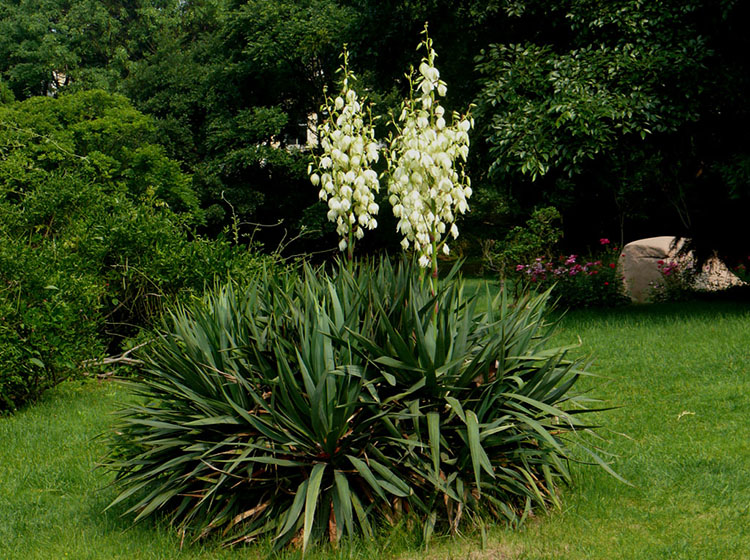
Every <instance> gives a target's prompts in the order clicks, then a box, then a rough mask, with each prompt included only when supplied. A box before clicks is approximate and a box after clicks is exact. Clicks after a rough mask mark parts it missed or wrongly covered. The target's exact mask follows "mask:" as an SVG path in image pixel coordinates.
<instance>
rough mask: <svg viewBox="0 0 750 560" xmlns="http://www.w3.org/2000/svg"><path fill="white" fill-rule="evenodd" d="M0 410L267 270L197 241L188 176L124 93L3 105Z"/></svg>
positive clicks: (240, 252)
mask: <svg viewBox="0 0 750 560" xmlns="http://www.w3.org/2000/svg"><path fill="white" fill-rule="evenodd" d="M0 122H1V123H3V125H4V126H2V127H0V153H2V154H3V157H2V158H0V317H2V321H1V322H2V325H1V326H0V364H1V365H0V412H4V411H8V410H10V411H12V410H15V409H16V408H18V407H19V406H21V405H22V404H23V403H25V402H27V401H32V400H34V399H36V398H37V397H38V396H39V395H41V394H42V392H43V391H44V390H45V389H46V388H48V387H50V386H52V385H54V384H55V383H57V382H59V381H60V380H62V379H64V378H65V377H67V376H68V375H69V374H70V372H71V371H72V370H73V369H74V368H75V367H76V366H77V365H78V364H80V362H81V361H83V360H86V359H91V358H94V357H96V356H97V355H99V354H101V353H102V352H103V351H105V349H106V350H110V351H117V350H118V349H119V345H120V343H121V342H122V338H123V337H127V336H131V335H133V334H135V332H137V329H138V328H139V327H142V326H144V325H148V324H149V323H150V322H151V321H152V320H153V319H154V318H155V317H158V315H159V314H160V313H161V310H162V309H163V305H164V303H165V302H167V301H172V300H174V299H175V298H176V297H178V296H180V297H186V296H187V295H189V294H191V293H193V294H195V293H202V291H203V288H204V286H205V285H206V284H209V285H210V284H212V283H213V281H214V278H215V277H219V278H222V279H225V278H227V276H228V275H234V276H237V277H240V278H241V277H244V276H245V275H248V274H253V273H254V271H255V270H257V269H258V268H260V267H261V266H263V264H265V263H268V262H269V259H267V258H264V257H262V256H260V255H258V254H257V252H256V251H255V250H248V249H246V248H243V247H238V246H235V245H232V244H231V243H229V242H228V241H226V240H224V239H216V240H204V239H201V238H198V237H196V236H195V234H194V233H193V226H195V224H196V223H198V220H199V216H200V211H199V210H198V208H197V200H196V197H195V194H194V193H193V190H192V185H191V179H190V177H189V176H188V175H186V174H184V173H182V172H181V171H180V168H179V165H178V163H177V162H175V161H173V160H170V159H169V158H167V157H166V155H165V154H164V150H163V148H161V146H159V145H158V144H155V143H154V142H156V139H155V135H156V132H155V125H154V123H153V121H152V119H150V118H149V117H146V116H145V115H143V114H141V113H139V112H137V111H136V110H135V109H133V108H132V106H131V105H130V103H129V102H128V101H127V100H126V99H125V98H123V97H120V96H116V95H109V94H106V93H104V92H96V91H93V92H81V93H79V94H75V95H68V96H64V97H61V98H59V99H51V98H32V99H29V100H26V101H24V102H21V103H16V102H8V103H4V104H2V105H0Z"/></svg>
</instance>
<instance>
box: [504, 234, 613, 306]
mask: <svg viewBox="0 0 750 560" xmlns="http://www.w3.org/2000/svg"><path fill="white" fill-rule="evenodd" d="M600 245H601V246H602V247H603V248H604V250H603V251H601V252H600V253H599V254H597V255H596V256H591V255H589V256H588V257H581V256H579V255H567V256H560V257H558V258H557V259H546V258H542V257H537V258H536V259H535V260H534V261H533V262H531V263H522V264H518V265H516V268H515V272H516V274H517V275H518V277H519V279H520V282H521V283H522V284H525V285H526V286H530V287H532V288H534V289H536V290H537V291H540V290H541V291H543V290H548V289H549V290H552V294H553V296H554V297H555V298H557V300H558V304H559V305H560V306H563V307H589V306H606V305H620V304H623V303H626V302H627V301H628V299H627V297H626V296H625V295H624V293H623V285H622V277H621V275H620V271H619V270H618V265H617V258H618V255H619V252H618V248H617V247H611V248H610V241H609V240H608V239H604V238H603V239H601V240H600Z"/></svg>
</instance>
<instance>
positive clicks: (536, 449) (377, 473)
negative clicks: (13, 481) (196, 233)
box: [107, 261, 608, 549]
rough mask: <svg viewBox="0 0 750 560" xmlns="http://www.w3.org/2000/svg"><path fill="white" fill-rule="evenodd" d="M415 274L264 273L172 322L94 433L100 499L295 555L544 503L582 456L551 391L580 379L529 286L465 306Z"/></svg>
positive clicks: (452, 288)
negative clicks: (104, 438)
mask: <svg viewBox="0 0 750 560" xmlns="http://www.w3.org/2000/svg"><path fill="white" fill-rule="evenodd" d="M415 269H416V266H414V265H413V264H407V265H399V266H396V267H395V268H394V267H392V265H390V264H389V262H388V261H382V262H380V263H379V264H378V265H374V264H370V263H364V264H360V265H354V267H353V270H349V269H348V268H345V267H343V266H341V267H340V268H339V269H338V270H337V272H336V274H334V275H333V276H329V275H327V274H324V273H322V272H321V271H314V270H312V269H310V268H305V270H304V272H303V274H302V275H301V277H297V276H294V275H291V274H286V275H274V274H266V275H264V276H263V277H262V278H258V279H257V281H255V282H251V283H250V285H249V286H248V287H247V288H246V289H242V290H236V288H234V287H233V286H232V285H228V286H225V287H223V288H220V289H216V290H214V291H213V292H212V293H210V294H208V295H207V296H206V297H205V298H204V299H203V300H202V301H200V302H194V303H192V304H191V305H189V306H180V307H178V308H176V309H175V310H174V311H172V312H171V313H170V314H169V316H168V317H167V318H166V320H165V322H164V325H163V327H162V330H161V333H160V335H159V337H158V339H157V340H156V341H155V342H154V343H153V344H152V345H151V346H149V347H147V348H146V349H143V350H142V351H141V355H140V357H141V358H142V360H143V361H144V366H143V372H142V373H143V377H142V380H140V381H139V382H138V383H137V384H136V385H135V390H136V393H137V394H138V395H140V396H141V404H139V405H137V406H133V407H131V408H128V409H125V410H123V411H121V412H120V422H119V423H118V425H117V426H116V427H115V429H114V430H113V431H112V434H111V441H110V446H111V454H110V456H109V458H108V460H107V466H108V467H109V468H110V469H113V470H114V471H115V472H116V480H117V483H118V484H119V486H120V487H121V488H122V493H121V494H120V495H119V497H118V498H117V499H116V500H115V501H114V502H113V504H112V505H115V504H118V503H120V502H123V501H125V502H126V503H127V504H128V505H129V507H128V508H127V512H128V513H131V514H137V515H136V518H135V519H136V520H139V519H143V518H145V517H147V516H149V515H152V514H154V513H156V512H159V511H160V512H163V513H165V514H166V515H167V516H168V517H169V518H170V520H171V521H172V523H174V524H175V525H177V526H178V527H180V529H181V530H186V531H189V532H190V534H192V535H193V536H194V537H195V538H201V537H204V536H207V535H209V534H211V533H218V534H221V535H224V536H225V537H226V538H227V540H228V542H230V543H237V542H248V541H252V540H254V539H258V538H262V537H264V536H267V537H273V538H274V539H276V544H277V545H278V546H283V545H285V544H287V543H289V542H294V543H296V544H301V546H302V547H303V549H304V548H306V547H307V546H308V543H309V542H310V541H311V540H318V539H329V540H331V541H336V540H338V539H339V538H341V537H342V536H343V535H345V534H353V533H357V532H362V533H364V534H366V535H370V534H371V533H372V531H373V529H374V527H375V526H376V525H377V523H378V522H380V521H382V520H386V521H387V522H394V521H395V520H397V519H399V518H401V517H403V516H407V517H409V518H412V519H413V518H417V519H419V520H420V521H421V522H422V523H423V527H424V536H425V538H429V536H430V534H431V533H432V532H433V531H434V530H450V531H455V530H457V528H458V527H459V526H460V525H462V524H466V523H471V522H472V521H476V520H477V519H478V518H477V516H490V517H492V518H496V519H505V520H507V521H509V522H511V523H518V522H520V521H522V520H523V518H524V517H525V516H526V515H527V514H528V513H529V512H530V511H531V510H532V508H534V507H539V508H543V507H546V506H549V505H550V504H558V497H557V485H558V484H559V483H560V482H561V481H566V480H569V472H568V467H567V463H568V460H569V459H570V457H571V448H580V449H583V450H584V451H588V449H587V448H585V447H583V446H582V445H581V440H580V439H579V438H577V437H572V436H576V435H577V432H578V430H581V429H583V428H585V427H586V426H584V425H583V424H582V423H581V421H580V420H579V415H578V413H579V412H582V411H583V410H584V409H583V404H582V401H580V400H579V398H578V397H575V396H571V395H570V394H569V390H570V388H571V387H572V386H573V384H574V383H575V382H576V379H577V378H578V376H579V375H581V374H584V373H585V371H584V370H583V369H582V364H581V362H580V361H575V360H574V361H571V360H569V359H566V358H565V353H566V349H565V348H549V341H550V335H551V333H550V330H549V329H548V325H547V323H546V322H545V320H544V316H545V306H546V303H547V300H548V294H542V295H538V296H533V297H525V298H523V299H521V300H520V301H517V302H509V301H508V300H507V299H506V298H505V296H504V295H503V294H501V295H499V296H498V298H497V299H496V300H495V301H494V303H493V304H492V307H491V308H490V309H489V310H488V311H486V312H479V311H478V310H477V308H476V304H477V300H476V298H473V297H472V298H468V299H465V298H464V296H463V285H462V282H461V281H460V280H456V279H455V278H454V277H453V275H451V277H449V278H448V280H446V281H444V282H442V283H441V284H440V287H439V289H438V291H437V295H435V296H432V295H431V294H430V291H429V289H428V288H427V287H425V286H423V285H422V284H421V283H420V282H419V281H418V280H417V279H416V278H417V276H418V275H417V271H416V270H415ZM454 274H455V270H454ZM589 453H591V452H589ZM591 454H592V456H593V457H595V458H596V460H597V461H598V462H600V463H601V464H602V465H604V463H603V462H602V461H601V459H599V458H598V457H597V456H596V455H595V454H593V453H591ZM606 468H608V467H606ZM110 507H111V506H110Z"/></svg>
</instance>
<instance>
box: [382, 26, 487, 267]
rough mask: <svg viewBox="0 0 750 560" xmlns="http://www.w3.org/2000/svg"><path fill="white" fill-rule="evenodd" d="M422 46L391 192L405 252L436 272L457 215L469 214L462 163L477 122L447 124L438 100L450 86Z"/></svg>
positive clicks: (395, 147) (393, 157) (394, 148)
mask: <svg viewBox="0 0 750 560" xmlns="http://www.w3.org/2000/svg"><path fill="white" fill-rule="evenodd" d="M422 45H423V46H424V47H425V48H426V50H427V56H426V58H424V59H423V60H422V63H421V64H420V66H419V75H418V77H417V79H416V82H412V92H413V93H412V97H411V99H410V100H407V101H405V102H404V104H403V107H402V111H401V115H400V116H399V126H400V127H401V130H400V134H398V135H397V136H396V137H395V138H393V139H392V141H391V146H390V153H389V161H388V166H389V168H390V173H391V180H390V183H389V185H388V193H389V194H390V197H389V200H390V203H391V205H392V206H393V214H394V216H396V218H398V219H399V221H398V224H397V226H396V228H397V231H399V232H400V233H401V234H402V235H403V240H402V241H401V245H402V247H403V248H404V249H408V248H409V247H410V246H413V247H414V249H415V250H416V251H417V253H418V254H419V264H420V266H422V267H424V268H426V267H429V266H432V267H433V269H436V266H437V252H438V251H439V250H442V252H443V253H444V254H446V255H447V254H448V253H449V252H450V248H449V246H448V244H447V243H446V240H447V234H450V235H451V236H452V237H453V238H454V239H455V238H456V237H458V227H457V226H456V224H455V220H456V216H457V214H463V213H464V212H466V211H467V210H468V209H469V206H468V203H467V199H468V198H469V197H470V196H471V186H470V184H471V183H470V180H469V178H468V177H467V176H466V175H465V174H464V171H463V165H462V163H461V162H465V161H466V158H467V156H468V153H469V134H468V133H469V130H470V129H471V128H472V126H473V124H474V123H473V120H472V119H471V118H470V117H460V116H459V115H458V114H457V113H453V119H452V124H450V125H448V124H447V123H446V120H445V109H443V107H441V106H440V104H439V102H438V101H437V99H438V97H444V96H445V94H446V85H445V82H443V81H442V80H441V79H440V72H438V69H437V68H435V57H436V54H435V51H434V50H433V49H432V42H431V40H430V39H429V38H426V39H425V41H424V42H423V43H422ZM422 45H420V46H422ZM414 90H416V91H414ZM436 94H437V95H436Z"/></svg>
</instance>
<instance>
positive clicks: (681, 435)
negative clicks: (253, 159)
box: [0, 303, 750, 560]
mask: <svg viewBox="0 0 750 560" xmlns="http://www.w3.org/2000/svg"><path fill="white" fill-rule="evenodd" d="M578 336H580V337H581V340H582V346H581V348H580V350H579V351H580V352H584V353H586V354H590V355H592V359H593V364H592V370H593V371H594V372H596V373H599V374H601V375H602V376H603V377H601V378H592V379H586V380H584V381H583V383H582V384H581V387H584V388H587V389H590V390H591V394H592V395H593V396H596V397H599V398H601V399H604V400H605V401H606V402H607V403H608V404H611V405H618V406H620V408H618V409H616V410H612V411H609V412H606V413H602V414H601V415H600V416H599V420H600V422H601V423H602V424H603V425H604V426H605V429H604V430H602V433H603V434H604V435H605V436H606V437H607V439H608V440H609V442H608V443H606V444H605V447H606V449H607V450H608V451H611V452H614V453H616V454H618V456H619V457H618V459H617V460H616V462H615V465H614V466H615V468H616V470H617V471H618V472H619V473H621V474H622V475H623V476H624V477H625V478H627V479H628V480H629V481H631V482H632V483H633V485H634V486H632V487H631V486H626V485H624V484H622V483H620V482H617V481H616V480H615V479H613V478H612V477H610V476H609V475H607V474H606V473H604V472H603V471H602V470H601V469H599V468H595V467H584V466H581V467H575V468H574V469H573V470H574V473H575V484H574V485H573V486H572V487H570V488H566V489H564V492H563V494H564V496H563V507H564V510H563V511H560V512H550V513H549V514H542V515H539V516H538V517H537V518H534V519H532V520H530V522H528V523H527V525H526V526H525V527H524V528H523V529H522V530H521V531H517V532H513V531H510V530H508V529H504V528H502V527H496V528H493V529H491V530H489V531H488V534H487V536H486V539H484V547H483V546H482V539H481V538H480V537H479V536H478V535H467V536H464V537H460V538H455V539H448V538H440V539H437V540H436V541H434V542H433V544H432V546H431V548H430V550H429V551H428V552H427V553H425V552H424V551H422V550H420V549H419V548H417V545H416V544H415V540H414V539H413V538H412V537H411V536H410V535H409V534H408V533H407V532H406V531H404V530H402V531H393V532H391V533H389V534H387V535H385V536H384V537H383V538H382V540H380V541H378V542H377V543H355V544H353V545H348V546H343V547H342V548H341V549H340V550H339V551H337V552H314V553H313V554H309V555H308V556H309V557H310V558H372V557H375V556H376V555H377V556H380V557H381V558H385V557H387V558H391V557H393V558H415V559H416V558H423V557H427V558H434V559H442V558H446V559H448V558H455V559H459V558H460V559H464V558H472V559H475V560H476V559H484V558H486V559H488V560H489V559H502V558H507V559H537V558H539V559H541V558H566V559H568V558H570V559H579V558H591V559H602V558H622V559H625V558H627V559H631V558H632V559H641V558H648V559H660V558H665V559H666V558H670V559H673V558H684V559H690V560H692V559H698V558H700V559H713V558H715V559H722V560H723V559H743V558H748V554H750V553H749V552H748V551H750V367H749V366H748V364H749V363H750V307H749V306H747V305H746V304H742V305H739V304H735V305H733V304H728V303H722V304H718V303H714V304H709V303H690V304H674V305H660V306H649V307H632V308H622V309H616V310H612V311H580V312H574V313H569V314H568V315H567V316H566V317H565V318H564V319H563V321H562V324H561V329H560V332H559V336H558V338H559V340H560V342H561V343H572V342H576V341H577V340H578ZM127 398H128V395H127V393H126V392H125V391H124V389H122V388H121V387H119V386H118V385H116V384H114V383H111V382H105V383H97V382H86V383H81V382H74V383H67V384H64V385H62V386H61V387H59V388H57V389H56V390H54V391H51V392H50V393H49V394H48V395H47V396H46V398H45V399H44V400H43V401H42V402H41V403H38V404H37V405H34V406H32V407H30V408H28V409H26V410H24V411H22V412H21V413H19V414H17V415H16V416H14V417H9V418H2V419H0V558H2V559H7V560H12V559H19V560H21V559H23V560H26V559H44V560H48V559H57V558H73V559H88V558H91V559H115V558H122V559H125V558H127V559H134V560H135V559H172V558H179V559H183V558H184V559H188V558H203V559H209V558H211V559H214V558H231V559H239V558H243V559H244V558H256V557H265V556H266V552H267V549H266V548H263V547H261V548H250V549H244V550H237V551H227V550H222V549H218V548H216V547H214V546H213V545H210V544H209V545H206V546H205V547H204V548H200V547H196V546H191V545H189V544H188V543H186V544H185V546H184V547H183V549H182V550H181V551H180V549H179V546H180V540H179V537H178V536H177V535H175V534H174V533H173V532H171V531H170V530H169V529H168V528H166V527H161V526H155V525H154V524H153V523H149V524H143V525H140V526H137V527H135V528H131V527H130V525H129V523H128V521H127V520H122V519H120V518H119V517H118V514H117V513H118V512H106V513H103V509H104V507H105V506H106V504H107V503H108V502H109V501H110V500H111V499H112V498H113V496H114V495H115V491H114V490H113V489H112V488H110V487H108V486H107V484H108V482H109V478H108V476H107V475H106V474H105V473H103V472H101V471H97V470H94V467H95V465H96V462H97V460H98V459H99V458H100V457H101V455H102V454H103V453H104V452H105V449H104V447H103V444H102V441H101V440H99V439H96V438H95V436H96V435H97V434H99V433H100V432H102V431H103V430H105V429H106V427H107V425H108V423H109V422H110V414H111V412H112V411H113V410H115V409H116V408H117V406H118V402H119V401H122V400H126V399H127ZM288 555H289V556H292V557H294V556H298V554H297V553H296V552H292V553H289V554H288Z"/></svg>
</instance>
